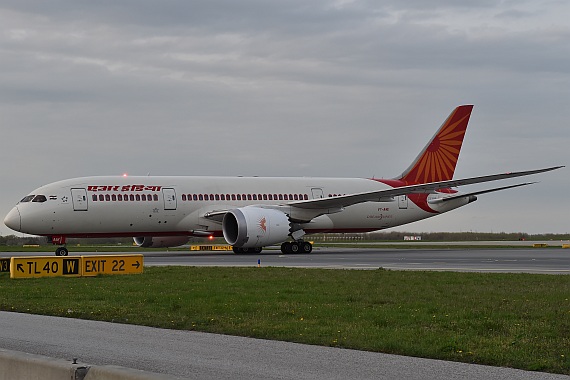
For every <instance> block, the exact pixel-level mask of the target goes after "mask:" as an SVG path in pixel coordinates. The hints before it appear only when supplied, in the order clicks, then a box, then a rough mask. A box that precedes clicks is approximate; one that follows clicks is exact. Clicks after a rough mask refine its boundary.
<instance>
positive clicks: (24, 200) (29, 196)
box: [20, 195, 35, 203]
mask: <svg viewBox="0 0 570 380" xmlns="http://www.w3.org/2000/svg"><path fill="white" fill-rule="evenodd" d="M34 197H35V195H26V196H25V197H24V198H22V200H21V201H20V202H22V203H24V202H29V201H31V200H32V199H34Z"/></svg>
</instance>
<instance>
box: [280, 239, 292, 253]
mask: <svg viewBox="0 0 570 380" xmlns="http://www.w3.org/2000/svg"><path fill="white" fill-rule="evenodd" d="M281 252H282V253H292V251H291V243H289V242H287V241H286V242H285V243H282V244H281Z"/></svg>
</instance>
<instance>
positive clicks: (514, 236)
mask: <svg viewBox="0 0 570 380" xmlns="http://www.w3.org/2000/svg"><path fill="white" fill-rule="evenodd" d="M404 236H421V240H422V241H478V240H481V241H497V240H498V241H500V240H505V241H516V240H570V233H568V234H528V233H525V232H398V231H389V232H369V233H362V234H320V235H316V236H315V238H316V239H315V240H317V241H326V240H361V241H403V240H404ZM310 239H313V238H312V237H311V238H310Z"/></svg>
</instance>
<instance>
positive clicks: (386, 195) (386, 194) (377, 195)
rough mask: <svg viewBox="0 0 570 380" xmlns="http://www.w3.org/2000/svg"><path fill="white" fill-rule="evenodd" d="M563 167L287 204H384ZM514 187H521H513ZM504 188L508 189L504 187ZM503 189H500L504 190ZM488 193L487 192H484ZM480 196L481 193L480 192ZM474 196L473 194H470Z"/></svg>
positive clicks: (334, 206)
mask: <svg viewBox="0 0 570 380" xmlns="http://www.w3.org/2000/svg"><path fill="white" fill-rule="evenodd" d="M563 167H564V166H554V167H550V168H545V169H537V170H527V171H522V172H509V173H503V174H492V175H486V176H482V177H471V178H463V179H453V180H449V181H439V182H429V183H423V184H418V185H409V186H402V187H395V188H392V189H385V190H378V191H369V192H364V193H356V194H348V195H341V196H338V197H332V198H320V199H310V200H307V201H297V202H291V203H288V205H289V206H293V207H297V208H300V209H313V210H314V209H340V208H343V207H347V206H352V205H354V204H357V203H363V202H382V201H384V202H386V201H391V200H392V198H393V197H396V196H399V195H405V194H421V193H424V194H425V193H431V192H433V191H435V190H437V189H446V188H450V187H457V186H464V185H473V184H476V183H483V182H491V181H498V180H501V179H508V178H515V177H522V176H527V175H531V174H538V173H544V172H549V171H552V170H556V169H560V168H563ZM516 186H523V185H522V184H520V185H515V186H512V187H516ZM504 188H508V186H507V187H504ZM504 188H501V190H502V189H504ZM497 190H499V189H494V190H491V191H497ZM485 192H489V191H485ZM480 194H482V192H480ZM472 195H475V194H472ZM461 196H462V197H464V196H466V195H465V194H462V195H461Z"/></svg>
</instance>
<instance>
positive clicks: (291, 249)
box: [281, 240, 313, 253]
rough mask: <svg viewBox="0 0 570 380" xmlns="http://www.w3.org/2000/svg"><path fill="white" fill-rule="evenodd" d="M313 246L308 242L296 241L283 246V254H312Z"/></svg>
mask: <svg viewBox="0 0 570 380" xmlns="http://www.w3.org/2000/svg"><path fill="white" fill-rule="evenodd" d="M312 251H313V245H312V244H311V243H309V242H308V241H302V240H301V241H294V242H288V241H286V242H285V243H283V244H281V252H283V253H311V252H312Z"/></svg>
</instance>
